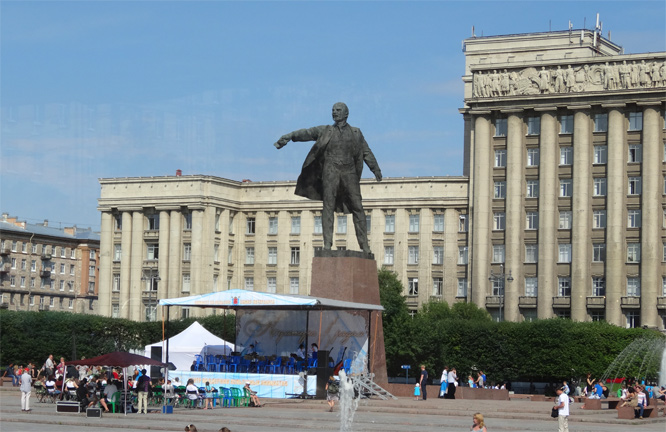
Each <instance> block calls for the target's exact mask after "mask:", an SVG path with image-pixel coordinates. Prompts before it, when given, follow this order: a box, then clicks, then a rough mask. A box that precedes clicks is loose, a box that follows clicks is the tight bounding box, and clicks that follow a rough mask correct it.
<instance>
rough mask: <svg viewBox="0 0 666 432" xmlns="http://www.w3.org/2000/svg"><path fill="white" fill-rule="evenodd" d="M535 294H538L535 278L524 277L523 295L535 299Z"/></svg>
mask: <svg viewBox="0 0 666 432" xmlns="http://www.w3.org/2000/svg"><path fill="white" fill-rule="evenodd" d="M537 294H538V288H537V278H535V277H526V278H525V295H526V296H527V297H536V296H537Z"/></svg>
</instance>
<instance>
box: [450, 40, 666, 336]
mask: <svg viewBox="0 0 666 432" xmlns="http://www.w3.org/2000/svg"><path fill="white" fill-rule="evenodd" d="M465 55H466V74H465V76H464V82H465V107H464V108H463V109H461V112H462V113H463V116H464V119H465V149H466V158H465V174H467V175H469V180H470V189H469V190H470V214H471V215H472V216H471V225H470V236H471V241H470V256H471V258H470V267H471V268H470V292H469V297H470V300H471V301H473V302H474V303H476V304H478V305H479V306H484V307H486V308H487V309H488V310H489V311H490V312H491V313H492V314H494V315H495V316H498V317H499V316H500V315H503V318H504V319H507V320H511V321H520V320H526V319H534V318H550V317H554V316H560V317H571V318H572V319H574V320H576V321H589V320H607V321H608V322H611V323H614V324H617V325H622V326H625V325H626V326H630V327H633V326H638V325H648V326H655V327H659V328H662V329H663V328H664V312H666V310H665V308H666V265H665V264H664V262H665V260H666V242H665V239H666V229H665V221H666V213H665V210H664V208H665V204H666V200H665V199H664V194H665V193H666V180H665V177H664V173H665V172H666V169H665V166H664V163H665V162H666V148H665V144H664V127H665V124H664V101H665V99H666V98H665V90H666V70H665V65H664V60H665V58H666V56H665V53H663V52H662V53H648V54H632V55H623V54H622V49H621V48H620V47H619V46H617V45H615V44H614V43H612V42H610V41H608V40H606V39H603V38H602V37H601V35H600V34H598V33H597V34H595V33H594V32H592V31H583V32H581V31H578V32H568V31H564V32H552V33H537V34H521V35H511V36H498V37H482V38H471V39H467V40H465Z"/></svg>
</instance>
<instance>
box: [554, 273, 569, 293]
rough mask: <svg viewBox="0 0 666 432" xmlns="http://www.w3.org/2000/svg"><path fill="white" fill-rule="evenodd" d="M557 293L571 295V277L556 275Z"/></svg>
mask: <svg viewBox="0 0 666 432" xmlns="http://www.w3.org/2000/svg"><path fill="white" fill-rule="evenodd" d="M557 295H558V296H560V297H571V278H570V277H562V276H560V277H558V278H557Z"/></svg>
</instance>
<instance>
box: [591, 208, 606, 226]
mask: <svg viewBox="0 0 666 432" xmlns="http://www.w3.org/2000/svg"><path fill="white" fill-rule="evenodd" d="M592 228H596V229H599V228H606V210H593V211H592Z"/></svg>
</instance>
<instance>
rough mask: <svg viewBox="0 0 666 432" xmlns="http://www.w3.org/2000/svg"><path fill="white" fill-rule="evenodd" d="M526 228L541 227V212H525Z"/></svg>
mask: <svg viewBox="0 0 666 432" xmlns="http://www.w3.org/2000/svg"><path fill="white" fill-rule="evenodd" d="M525 229H527V230H537V229H539V212H525Z"/></svg>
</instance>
